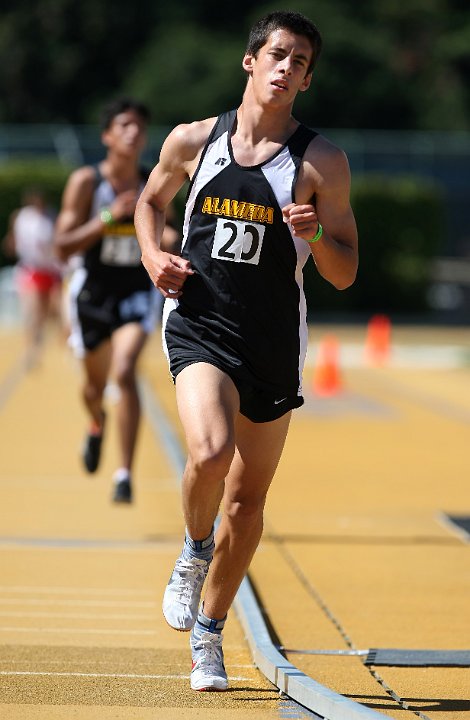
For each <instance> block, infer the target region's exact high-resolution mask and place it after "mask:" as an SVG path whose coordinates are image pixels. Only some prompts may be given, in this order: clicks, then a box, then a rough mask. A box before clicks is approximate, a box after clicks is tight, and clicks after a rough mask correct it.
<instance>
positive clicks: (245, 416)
mask: <svg viewBox="0 0 470 720" xmlns="http://www.w3.org/2000/svg"><path fill="white" fill-rule="evenodd" d="M320 49H321V37H320V34H319V32H318V30H317V28H316V27H315V26H314V25H313V23H311V22H310V20H308V19H307V18H305V17H304V16H302V15H300V14H298V13H293V12H274V13H271V14H270V15H268V16H266V17H264V18H262V19H261V20H260V21H259V22H258V23H256V25H255V26H254V27H253V28H252V31H251V33H250V37H249V41H248V47H247V50H246V53H245V55H244V58H243V68H244V70H245V71H246V74H247V76H248V79H247V85H246V88H245V91H244V94H243V99H242V102H241V105H240V106H239V107H238V109H237V110H233V111H231V112H228V113H223V114H222V115H221V116H219V117H218V118H209V119H206V120H202V121H200V122H194V123H191V124H189V125H180V126H178V127H177V128H175V129H174V130H173V131H172V132H171V133H170V135H169V136H168V138H167V140H166V141H165V143H164V145H163V148H162V152H161V156H160V161H159V163H158V165H157V167H156V168H155V169H154V170H153V172H152V173H151V175H150V178H149V181H148V184H147V185H146V188H145V189H144V191H143V192H142V195H141V196H140V199H139V201H138V203H137V208H136V215H135V223H136V230H137V236H138V239H139V243H140V246H141V248H142V261H143V263H144V265H145V267H146V268H147V270H148V272H149V275H150V277H151V278H152V280H153V282H154V284H155V286H156V287H157V288H159V290H160V291H161V292H162V294H163V295H164V296H165V297H166V298H167V300H166V303H165V309H164V318H165V325H164V343H165V347H166V351H167V354H168V358H169V362H170V370H171V373H172V375H173V377H174V378H175V383H176V398H177V403H178V409H179V414H180V418H181V421H182V424H183V428H184V431H185V435H186V440H187V447H188V459H187V464H186V468H185V471H184V475H183V486H182V491H183V512H184V518H185V522H186V538H185V543H184V547H183V550H182V553H181V555H180V557H179V558H178V559H177V561H176V565H175V568H174V571H173V573H172V576H171V578H170V581H169V584H168V586H167V589H166V591H165V595H164V599H163V612H164V615H165V618H166V620H167V622H168V623H169V624H170V625H171V626H172V627H174V628H175V629H177V630H187V631H189V630H191V636H190V644H191V650H192V656H193V669H192V673H191V687H192V688H193V689H196V690H225V689H226V688H227V675H226V672H225V668H224V663H223V653H222V636H221V631H222V628H223V626H224V623H225V619H226V616H227V612H228V610H229V608H230V606H231V604H232V601H233V599H234V597H235V594H236V592H237V590H238V587H239V585H240V583H241V581H242V579H243V576H244V575H245V573H246V571H247V569H248V566H249V564H250V561H251V558H252V556H253V554H254V552H255V550H256V548H257V546H258V543H259V540H260V537H261V532H262V526H263V508H264V504H265V499H266V493H267V491H268V488H269V485H270V483H271V480H272V478H273V476H274V473H275V471H276V467H277V465H278V462H279V459H280V456H281V453H282V449H283V446H284V441H285V438H286V434H287V429H288V426H289V421H290V417H291V411H292V409H293V408H296V407H299V406H300V405H301V404H302V403H303V399H302V388H301V374H302V367H303V363H304V358H305V353H306V345H307V324H306V308H305V298H304V294H303V289H302V267H303V265H304V264H305V262H306V260H307V259H308V258H309V257H310V255H312V256H313V259H314V261H315V264H316V266H317V269H318V271H319V272H320V274H321V275H322V276H323V277H324V278H326V279H327V280H328V281H329V282H331V283H332V284H333V285H334V286H335V287H336V288H338V289H343V288H347V287H348V286H349V285H351V284H352V283H353V281H354V279H355V276H356V271H357V265H358V250H357V232H356V225H355V221H354V217H353V213H352V210H351V206H350V201H349V190H350V173H349V167H348V162H347V159H346V157H345V155H344V153H343V152H342V151H341V150H339V149H338V148H337V147H335V146H334V145H332V144H331V143H329V142H328V141H327V140H326V139H325V138H324V137H322V136H320V135H318V134H317V133H315V132H314V131H312V130H310V129H308V128H306V127H304V126H303V125H301V124H300V123H298V122H297V121H296V120H295V119H294V118H293V117H292V115H291V111H292V106H293V103H294V100H295V97H296V95H297V93H298V92H304V91H306V90H307V89H308V87H309V85H310V82H311V79H312V71H313V67H314V64H315V61H316V60H317V58H318V55H319V53H320ZM188 178H189V180H190V186H189V194H188V199H187V204H186V213H185V218H184V228H183V231H184V232H183V245H182V255H181V257H178V256H175V255H172V254H168V253H165V252H164V251H162V249H161V246H160V238H161V233H162V229H163V227H164V218H165V208H166V206H167V204H168V203H169V202H170V201H171V200H172V198H173V197H174V195H175V194H176V193H177V191H178V190H179V188H180V187H181V186H182V184H183V183H184V182H185V181H186V180H187V179H188ZM221 501H222V502H223V512H222V515H221V520H220V525H219V527H218V530H217V535H216V537H215V539H214V521H215V518H216V516H217V513H218V510H219V505H220V503H221ZM206 577H207V581H206V589H205V597H204V602H203V604H202V605H201V606H200V607H199V601H200V597H201V591H202V586H203V584H204V582H205V580H206Z"/></svg>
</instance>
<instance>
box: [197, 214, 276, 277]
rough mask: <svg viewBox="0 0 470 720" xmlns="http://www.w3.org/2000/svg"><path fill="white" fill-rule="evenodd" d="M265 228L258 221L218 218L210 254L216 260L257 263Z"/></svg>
mask: <svg viewBox="0 0 470 720" xmlns="http://www.w3.org/2000/svg"><path fill="white" fill-rule="evenodd" d="M265 229H266V228H265V226H264V225H260V224H259V223H253V222H246V221H242V220H226V219H224V218H219V219H218V220H217V225H216V229H215V235H214V244H213V246H212V253H211V256H212V257H213V258H216V259H217V260H226V261H228V262H241V263H250V264H252V265H258V263H259V257H260V254H261V247H262V245H263V236H264V231H265Z"/></svg>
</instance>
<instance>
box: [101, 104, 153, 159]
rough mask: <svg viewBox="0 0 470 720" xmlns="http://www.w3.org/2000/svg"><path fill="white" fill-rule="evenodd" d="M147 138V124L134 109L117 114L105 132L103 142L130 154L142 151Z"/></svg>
mask: <svg viewBox="0 0 470 720" xmlns="http://www.w3.org/2000/svg"><path fill="white" fill-rule="evenodd" d="M146 140H147V125H146V123H145V121H144V120H143V119H142V118H141V117H140V115H139V114H138V113H136V112H135V111H134V110H126V111H125V112H122V113H120V114H119V115H116V117H115V118H113V121H112V123H111V125H110V126H109V128H108V129H107V130H105V132H104V133H103V142H104V144H105V145H106V146H107V147H108V148H110V149H112V150H114V151H116V152H119V153H120V154H124V155H129V156H133V155H136V154H139V153H141V152H142V150H143V148H144V146H145V143H146Z"/></svg>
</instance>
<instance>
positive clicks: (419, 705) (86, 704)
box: [0, 328, 470, 720]
mask: <svg viewBox="0 0 470 720" xmlns="http://www.w3.org/2000/svg"><path fill="white" fill-rule="evenodd" d="M323 332H324V331H323V330H321V329H316V330H315V331H314V333H313V335H314V338H313V339H314V340H317V341H318V340H319V339H320V337H321V335H322V334H323ZM329 332H330V333H331V332H333V333H335V335H336V337H337V339H338V341H339V343H340V347H341V348H344V349H346V348H351V347H353V346H354V348H355V352H356V357H357V352H358V349H359V351H360V348H361V346H362V343H363V342H364V333H365V330H364V329H363V328H354V329H347V328H332V329H330V330H329ZM468 335H469V333H468V332H464V331H453V332H451V331H442V330H441V331H439V332H438V331H431V330H422V329H419V328H414V329H409V330H408V331H406V332H405V331H402V332H401V333H399V332H398V331H397V333H396V334H395V335H394V336H393V341H394V342H395V343H396V345H397V347H398V346H400V348H401V349H402V350H403V348H404V349H405V350H406V352H405V355H406V358H407V359H408V361H407V363H398V362H394V359H393V354H392V359H391V360H390V362H389V363H387V364H386V366H384V367H373V368H370V367H366V366H365V364H364V363H361V362H360V361H359V362H357V361H356V362H353V363H349V362H346V361H345V362H344V363H343V361H342V360H340V367H339V372H340V373H341V377H342V384H343V390H342V391H341V392H338V393H337V394H335V395H334V396H333V397H330V398H319V397H318V396H316V395H315V394H314V393H313V392H312V390H311V379H312V377H313V373H314V370H315V362H316V359H315V351H314V350H312V351H311V353H310V354H309V356H308V364H307V368H306V373H305V397H306V403H305V406H304V407H303V408H302V409H300V410H298V411H297V412H296V413H295V415H294V419H293V422H292V426H291V432H290V435H289V438H288V443H287V447H286V450H285V454H284V456H283V459H282V461H281V465H280V467H279V470H278V473H277V475H276V478H275V480H274V483H273V487H272V489H271V491H270V496H269V499H268V503H267V508H266V527H265V533H264V536H263V540H262V543H261V546H260V548H259V550H258V553H257V555H256V557H255V560H254V562H253V565H252V568H251V571H250V577H251V580H252V582H253V584H254V587H255V589H256V592H257V594H258V595H259V598H260V600H261V602H262V604H263V607H264V610H265V613H266V617H267V618H268V621H269V623H270V625H271V628H272V630H273V633H274V636H277V641H278V644H279V645H282V646H283V647H284V648H286V656H287V658H288V659H289V660H290V662H292V663H293V664H295V665H296V666H297V667H299V668H300V669H301V670H302V671H303V672H304V673H306V674H307V675H310V676H311V677H312V678H314V679H315V680H316V681H317V682H320V683H322V684H323V685H325V686H326V687H328V688H330V689H332V690H334V691H335V692H338V693H341V694H343V695H346V696H347V697H349V698H351V699H353V700H356V701H357V702H358V703H362V704H364V705H365V706H367V707H372V708H374V709H375V710H378V711H381V712H384V713H385V714H387V715H388V716H390V717H393V718H397V719H401V718H403V719H404V720H412V718H413V717H416V714H419V715H420V717H422V718H430V719H431V720H444V719H445V720H447V719H450V718H452V720H469V718H470V699H469V698H470V670H469V668H459V667H448V668H444V667H393V666H382V667H376V666H366V665H365V664H364V656H363V655H361V654H357V652H358V651H361V650H368V649H371V648H382V649H383V648H397V649H415V650H434V651H439V650H468V649H470V546H469V544H468V542H466V541H465V537H464V536H462V535H459V534H458V532H454V531H453V530H452V529H451V528H449V526H448V525H447V524H445V522H444V521H443V519H442V514H443V513H448V514H451V515H462V516H465V515H466V516H470V482H469V478H470V454H469V451H468V447H469V437H470V432H469V431H470V369H469V366H468V365H466V364H465V357H470V338H469V337H468ZM423 347H424V348H425V349H426V348H428V350H427V352H425V354H424V357H425V358H429V357H431V356H432V353H435V356H436V357H437V356H439V352H440V351H441V350H444V351H449V352H450V351H452V350H455V351H456V352H457V351H458V356H459V358H460V362H459V363H457V364H456V366H455V367H448V366H447V365H446V363H445V362H443V363H441V364H440V365H438V364H432V363H430V364H429V365H428V366H427V367H423V364H422V362H421V361H422V357H423V350H422V349H423ZM436 348H437V351H436ZM22 352H23V345H22V338H21V336H20V335H19V334H18V333H17V332H14V331H12V330H10V331H7V330H4V331H1V332H0V443H1V455H0V492H1V495H0V717H1V718H2V720H17V719H18V720H20V719H21V720H29V719H30V718H41V719H44V720H46V719H47V720H65V719H67V720H73V719H75V718H77V719H80V720H85V719H86V720H92V719H93V718H100V720H108V718H109V719H111V718H112V719H113V720H115V719H121V718H122V719H123V720H124V719H125V720H131V719H133V718H136V719H137V718H138V719H139V720H147V719H150V718H152V720H153V719H157V718H158V720H175V719H178V720H179V719H181V718H188V720H192V719H193V718H194V719H196V718H204V719H206V720H210V718H220V719H221V720H230V719H231V718H235V717H236V718H240V716H241V713H243V714H244V715H245V716H246V717H247V718H253V719H255V718H256V720H257V719H258V718H259V719H260V720H264V719H266V720H271V719H274V718H286V717H298V718H302V717H311V715H309V714H308V713H305V715H304V714H303V713H302V712H301V711H299V710H295V709H293V708H292V707H291V705H290V704H289V701H288V700H286V699H281V698H279V693H278V692H277V690H276V688H275V687H273V686H272V685H271V684H270V683H269V682H268V681H266V680H265V679H264V677H263V676H262V675H261V674H260V673H259V672H258V670H257V669H256V668H255V667H254V665H253V663H252V659H251V655H250V652H249V649H248V646H247V644H246V642H245V639H244V636H243V631H242V629H241V626H240V625H239V623H238V621H237V618H236V615H235V613H232V614H231V616H230V618H229V622H228V623H227V626H226V633H225V642H224V648H225V656H226V664H227V670H228V673H229V677H230V680H231V690H230V691H229V692H228V693H221V694H218V693H217V694H204V693H194V692H192V691H191V690H190V689H189V681H188V676H189V665H190V658H189V648H188V636H187V635H185V634H180V633H176V632H174V631H172V630H171V629H170V628H168V627H167V626H166V624H165V622H164V620H163V617H162V615H161V610H160V603H161V596H162V592H163V589H164V586H165V584H166V581H167V579H168V576H169V574H170V572H171V568H172V565H173V562H174V559H175V557H176V555H177V554H178V553H179V550H180V547H181V542H182V536H183V522H182V517H181V511H180V493H179V484H178V478H177V477H176V474H175V470H174V467H173V466H172V464H171V462H170V460H169V457H168V454H167V452H166V448H165V446H164V443H162V442H161V441H159V439H158V438H157V437H156V435H155V432H154V428H153V426H152V424H151V422H150V421H149V419H148V418H147V417H144V422H143V426H142V430H141V435H140V439H139V447H138V457H137V462H136V468H135V503H134V504H133V505H132V506H131V507H121V506H114V505H113V504H112V503H111V501H110V497H111V476H112V473H113V471H114V469H115V466H116V455H117V454H116V430H115V427H114V423H113V407H114V406H113V401H112V392H110V394H109V398H108V401H107V402H108V413H109V420H110V422H109V423H108V432H107V436H106V439H105V446H104V455H103V461H102V465H101V466H100V469H99V472H98V473H96V475H95V476H87V475H86V474H85V473H84V472H83V470H82V468H81V464H80V458H79V453H80V446H81V443H82V437H83V433H84V429H85V425H86V420H85V415H84V411H83V409H82V407H81V405H80V401H79V383H80V372H81V371H80V367H79V365H77V363H76V361H75V360H74V359H73V358H72V356H71V354H70V351H69V350H68V348H67V347H66V346H65V344H63V343H62V342H61V341H59V340H57V339H56V337H55V336H50V337H49V339H48V342H47V344H46V347H45V353H44V357H43V359H42V362H41V364H40V365H39V366H38V367H37V368H35V369H34V370H30V371H28V372H26V371H23V370H22V366H21V357H22ZM465 353H467V355H465ZM430 354H431V355H430ZM462 357H463V358H464V360H463V362H462V361H461V359H462ZM425 364H426V362H425ZM451 365H452V363H451ZM141 375H142V377H143V378H144V379H145V381H146V385H147V386H148V387H149V388H150V389H151V391H152V393H153V394H154V395H155V397H156V399H157V401H158V403H159V404H160V406H161V407H162V408H163V409H164V411H165V413H166V414H167V417H168V418H169V420H170V422H171V423H173V427H174V429H175V432H176V433H177V434H178V435H179V437H180V441H181V442H182V438H181V435H180V429H179V425H178V421H177V417H176V411H175V405H174V390H173V385H172V383H171V381H170V379H169V376H168V373H167V369H166V362H165V360H164V358H163V356H162V352H161V349H160V346H159V339H158V336H157V337H155V338H154V339H153V340H152V341H151V342H150V343H149V346H148V348H147V349H146V352H145V355H144V357H143V358H142V362H141ZM325 651H328V654H324V653H325ZM345 651H347V652H348V653H349V654H347V655H345V654H344V653H345ZM351 653H356V654H351ZM295 713H297V714H295Z"/></svg>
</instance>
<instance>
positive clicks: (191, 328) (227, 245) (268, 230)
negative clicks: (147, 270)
mask: <svg viewBox="0 0 470 720" xmlns="http://www.w3.org/2000/svg"><path fill="white" fill-rule="evenodd" d="M235 121H236V110H232V111H230V112H228V113H224V114H223V115H220V116H219V118H218V119H217V122H216V124H215V126H214V128H213V130H212V133H211V135H210V137H209V139H208V141H207V144H206V146H205V148H204V150H203V153H202V156H201V159H200V162H199V165H198V168H197V170H196V172H195V174H194V177H193V178H192V180H191V183H190V187H189V190H188V197H187V202H186V210H185V218H184V228H183V245H182V255H183V257H184V258H187V259H188V260H189V261H190V263H191V266H192V268H193V270H194V271H195V274H194V275H191V276H189V277H188V278H187V280H186V281H185V284H184V286H183V294H182V296H181V297H180V298H179V300H172V299H168V300H167V301H166V303H165V310H164V327H163V340H164V348H165V351H166V353H167V356H168V358H169V362H170V371H171V373H172V375H173V376H176V375H177V374H178V372H179V371H180V370H182V369H183V368H184V367H185V366H186V365H188V364H191V363H193V362H198V361H204V362H209V363H212V364H213V365H215V366H217V367H219V368H221V369H222V370H224V371H225V372H227V374H228V375H230V376H231V377H232V378H233V379H234V380H238V381H242V382H243V383H248V384H249V385H251V386H253V387H256V388H259V389H260V390H261V391H262V392H266V393H269V394H272V395H273V396H277V397H284V396H289V397H290V398H294V400H293V401H292V402H291V407H298V406H299V405H301V404H302V402H303V400H302V369H303V364H304V360H305V354H306V346H307V323H306V303H305V296H304V292H303V276H302V268H303V266H304V264H305V262H306V261H307V259H308V257H309V256H310V250H309V246H308V244H307V243H306V242H305V241H304V240H301V239H297V238H294V237H293V235H292V234H291V231H290V228H289V226H288V225H287V224H286V223H284V221H283V219H282V212H281V208H282V207H284V206H285V205H288V204H289V203H291V202H294V191H295V183H296V180H297V176H298V172H299V168H300V163H301V160H302V156H303V154H304V152H305V150H306V148H307V146H308V145H309V143H310V142H311V140H312V139H313V138H314V137H315V136H316V135H317V133H315V132H314V131H313V130H310V129H309V128H307V127H305V126H303V125H300V126H299V127H298V128H297V130H296V131H295V132H294V134H293V135H292V136H291V138H290V139H289V140H288V141H287V143H286V144H285V145H284V146H283V147H282V148H281V149H280V150H279V151H277V152H276V153H275V155H274V156H273V157H271V158H270V159H268V160H267V161H266V162H263V163H261V164H260V165H256V166H252V167H243V166H240V165H239V164H238V163H237V162H236V161H235V159H234V156H233V151H232V144H231V134H232V128H233V125H234V123H235Z"/></svg>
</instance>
